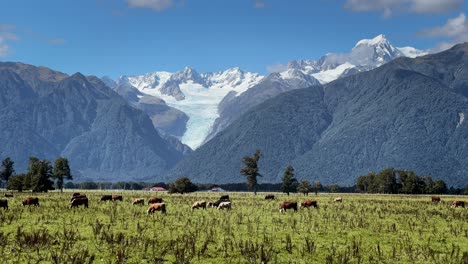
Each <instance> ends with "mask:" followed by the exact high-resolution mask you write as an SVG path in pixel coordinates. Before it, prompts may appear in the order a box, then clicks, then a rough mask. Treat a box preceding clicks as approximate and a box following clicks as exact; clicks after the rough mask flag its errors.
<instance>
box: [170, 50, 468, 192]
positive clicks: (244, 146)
mask: <svg viewBox="0 0 468 264" xmlns="http://www.w3.org/2000/svg"><path fill="white" fill-rule="evenodd" d="M467 54H468V44H461V45H457V46H455V47H454V48H452V49H450V50H448V51H445V52H442V53H439V54H434V55H428V56H424V57H419V58H415V59H409V58H398V59H396V60H394V61H392V62H390V63H387V64H385V65H383V66H381V67H379V68H377V69H374V70H371V71H369V72H364V73H359V74H356V75H353V76H350V77H345V78H341V79H339V80H336V81H334V82H331V83H329V84H327V85H324V86H323V87H322V86H314V87H311V88H306V89H300V90H294V91H290V92H286V93H284V94H281V95H279V96H277V97H275V98H273V99H270V100H267V101H265V102H264V103H262V104H260V105H257V106H256V107H254V108H252V109H251V110H250V111H248V112H247V113H245V114H244V115H242V116H241V117H239V118H238V119H236V120H235V121H234V122H233V123H232V124H231V125H229V126H228V127H227V128H226V129H225V130H223V131H221V132H220V133H219V134H218V135H216V136H215V137H214V138H213V139H211V140H210V141H209V142H207V143H206V144H205V145H203V146H202V147H200V148H199V149H197V150H196V151H195V152H193V153H192V154H190V155H188V156H187V158H186V159H184V160H183V161H181V162H180V163H179V164H178V165H177V166H176V167H175V168H174V169H172V170H171V171H170V172H169V173H168V174H167V175H166V179H173V178H175V177H178V176H180V175H186V176H188V177H190V178H191V179H192V180H193V181H195V182H213V183H226V182H244V181H245V179H244V178H243V177H242V176H240V174H239V170H240V168H241V166H242V164H241V160H242V157H243V156H245V155H252V154H253V153H254V152H255V149H257V148H258V149H260V150H261V151H262V155H263V157H262V159H261V160H260V170H261V171H260V172H261V173H262V174H263V175H264V177H263V178H261V179H260V181H261V182H279V181H280V178H281V175H282V173H283V171H284V169H285V167H286V166H287V165H289V164H292V165H293V166H294V168H295V172H296V175H297V177H298V179H308V180H311V181H315V180H320V181H321V183H322V184H332V183H337V184H341V185H352V184H355V179H356V177H357V176H359V175H363V174H367V173H368V172H369V171H379V170H381V169H384V168H387V167H396V168H402V169H408V170H414V171H415V172H416V173H418V174H420V175H431V176H432V177H434V178H438V179H443V180H445V181H446V182H447V183H448V184H449V185H455V186H462V185H465V184H466V183H467V182H468V125H467V123H466V121H465V120H464V119H465V118H464V117H465V116H466V113H467V112H468V98H467V93H466V92H467V87H468V79H467V77H466V76H468V75H467V71H468V56H467Z"/></svg>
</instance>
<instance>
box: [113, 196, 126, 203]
mask: <svg viewBox="0 0 468 264" xmlns="http://www.w3.org/2000/svg"><path fill="white" fill-rule="evenodd" d="M112 201H113V202H114V201H123V197H122V195H117V194H113V195H112Z"/></svg>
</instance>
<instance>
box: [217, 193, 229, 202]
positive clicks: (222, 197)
mask: <svg viewBox="0 0 468 264" xmlns="http://www.w3.org/2000/svg"><path fill="white" fill-rule="evenodd" d="M219 199H220V200H228V201H229V195H227V194H226V195H221V198H219Z"/></svg>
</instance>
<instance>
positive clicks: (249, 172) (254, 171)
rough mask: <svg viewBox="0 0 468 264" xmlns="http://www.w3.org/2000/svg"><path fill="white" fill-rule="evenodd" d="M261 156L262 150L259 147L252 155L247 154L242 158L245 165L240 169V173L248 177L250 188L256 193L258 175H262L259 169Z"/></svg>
mask: <svg viewBox="0 0 468 264" xmlns="http://www.w3.org/2000/svg"><path fill="white" fill-rule="evenodd" d="M260 158H261V153H260V150H259V149H257V151H255V154H254V155H253V156H252V157H249V156H245V157H244V158H243V159H242V163H244V165H245V167H244V168H242V169H241V170H240V173H241V174H242V175H244V176H245V177H247V186H248V187H249V190H253V191H254V193H255V194H257V177H258V176H260V177H261V176H262V175H261V174H260V173H259V169H258V161H259V160H260Z"/></svg>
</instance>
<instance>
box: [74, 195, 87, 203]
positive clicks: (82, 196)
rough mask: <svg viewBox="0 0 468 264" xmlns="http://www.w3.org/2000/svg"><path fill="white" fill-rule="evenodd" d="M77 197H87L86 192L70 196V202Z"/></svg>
mask: <svg viewBox="0 0 468 264" xmlns="http://www.w3.org/2000/svg"><path fill="white" fill-rule="evenodd" d="M79 198H80V199H81V198H87V197H86V194H80V195H76V196H72V198H71V199H70V202H71V201H73V200H74V199H79Z"/></svg>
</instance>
